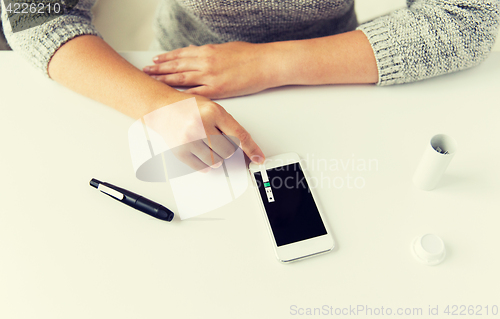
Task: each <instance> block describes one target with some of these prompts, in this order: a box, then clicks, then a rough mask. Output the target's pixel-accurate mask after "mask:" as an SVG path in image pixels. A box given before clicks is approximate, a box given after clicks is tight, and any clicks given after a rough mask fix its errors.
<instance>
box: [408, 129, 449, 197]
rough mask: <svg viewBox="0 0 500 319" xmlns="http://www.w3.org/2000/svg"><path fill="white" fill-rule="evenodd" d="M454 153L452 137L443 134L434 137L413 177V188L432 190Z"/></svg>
mask: <svg viewBox="0 0 500 319" xmlns="http://www.w3.org/2000/svg"><path fill="white" fill-rule="evenodd" d="M456 151H457V142H456V141H455V140H454V139H453V138H452V137H450V136H448V135H445V134H438V135H434V137H432V139H431V141H430V143H429V144H428V146H427V148H426V149H425V152H424V155H423V156H422V159H421V160H420V164H419V165H418V167H417V170H416V171H415V174H414V175H413V183H414V184H415V186H417V187H418V188H420V189H422V190H426V191H429V190H432V189H434V188H435V187H436V185H437V184H438V182H439V181H440V180H441V177H442V176H443V174H444V172H445V171H446V168H447V167H448V165H449V164H450V161H451V159H452V158H453V156H454V155H455V152H456Z"/></svg>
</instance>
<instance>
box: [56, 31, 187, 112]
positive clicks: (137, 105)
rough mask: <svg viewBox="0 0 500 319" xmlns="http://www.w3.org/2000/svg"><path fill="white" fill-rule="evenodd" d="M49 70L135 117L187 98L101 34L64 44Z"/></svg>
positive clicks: (59, 79)
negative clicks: (122, 53)
mask: <svg viewBox="0 0 500 319" xmlns="http://www.w3.org/2000/svg"><path fill="white" fill-rule="evenodd" d="M48 72H49V75H50V77H51V78H52V79H54V80H55V81H57V82H59V83H61V84H63V85H64V86H66V87H68V88H69V89H71V90H73V91H76V92H78V93H80V94H82V95H85V96H87V97H90V98H92V99H94V100H96V101H99V102H102V103H104V104H106V105H109V106H111V107H113V108H115V109H117V110H118V111H120V112H122V113H125V114H126V115H129V116H131V117H133V118H140V117H142V116H143V115H145V114H147V113H149V112H151V111H153V110H154V109H156V108H159V107H161V106H164V105H166V104H169V103H173V102H175V101H178V100H181V99H183V98H182V97H181V95H182V93H180V92H179V91H177V90H175V89H173V88H171V87H169V86H168V85H166V84H164V83H161V82H158V81H156V80H154V79H152V78H151V77H149V76H147V75H145V74H144V73H143V72H141V71H140V70H138V69H137V68H135V67H134V66H133V65H131V64H130V63H128V62H127V61H126V60H125V59H124V58H122V57H121V56H120V55H119V54H118V53H116V51H114V50H113V49H112V48H111V47H110V46H109V45H108V44H107V43H106V42H104V41H103V40H102V39H101V38H99V37H97V36H92V35H84V36H80V37H77V38H74V39H72V40H70V41H68V42H67V43H66V44H64V45H63V46H61V47H60V48H59V49H58V51H57V52H56V53H55V54H54V56H53V57H52V59H51V61H50V63H49V69H48ZM184 98H185V97H184Z"/></svg>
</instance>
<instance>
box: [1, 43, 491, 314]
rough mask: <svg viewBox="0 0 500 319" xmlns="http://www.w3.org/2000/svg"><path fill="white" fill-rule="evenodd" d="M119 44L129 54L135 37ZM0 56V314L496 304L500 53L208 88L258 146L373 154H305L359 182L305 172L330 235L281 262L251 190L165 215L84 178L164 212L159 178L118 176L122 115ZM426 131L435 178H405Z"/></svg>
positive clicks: (136, 57)
mask: <svg viewBox="0 0 500 319" xmlns="http://www.w3.org/2000/svg"><path fill="white" fill-rule="evenodd" d="M124 56H125V57H126V58H127V59H129V60H130V61H131V62H132V63H134V64H135V65H137V66H138V67H142V66H144V65H146V64H148V63H149V60H150V58H151V57H152V53H151V52H149V53H148V52H142V53H141V52H136V53H124ZM0 72H1V73H0V74H1V77H0V81H1V85H0V96H1V99H0V107H1V114H2V117H1V120H2V124H1V125H0V134H1V135H0V138H1V145H2V149H1V153H0V154H1V156H0V169H1V175H0V176H1V181H2V182H1V184H0V194H1V195H0V196H1V201H2V205H1V208H0V318H121V319H124V318H290V317H291V318H295V317H307V316H299V315H293V311H292V309H291V306H292V305H296V307H297V308H296V309H298V308H304V309H305V308H320V307H323V306H328V307H333V309H335V308H349V307H354V308H355V307H357V306H358V305H364V306H367V307H371V308H378V309H380V308H381V307H384V310H385V311H386V309H387V308H391V310H392V312H393V313H395V312H396V311H397V310H398V308H402V309H404V310H405V309H406V308H411V309H413V308H422V311H423V315H422V316H419V318H425V317H427V314H428V311H429V306H431V307H433V308H435V307H436V306H438V307H439V313H440V314H441V315H442V316H440V317H447V316H446V315H444V313H443V311H444V310H445V307H446V306H447V305H458V306H460V305H465V306H470V305H472V306H474V307H476V306H483V312H482V313H483V317H485V314H486V310H485V307H486V306H489V309H490V317H500V314H499V315H497V316H491V309H492V307H493V306H494V305H497V306H500V289H499V286H500V285H499V284H500V273H499V269H500V256H499V254H500V251H499V248H498V246H499V243H500V231H499V224H500V196H499V195H500V182H499V181H500V166H499V165H498V158H499V157H500V143H498V137H499V136H500V126H499V124H498V123H499V120H500V103H499V101H498V99H497V97H498V90H499V89H500V53H494V54H492V55H491V57H490V58H489V59H488V60H487V61H485V62H484V63H483V64H481V65H480V66H478V67H476V68H473V69H470V70H467V71H463V72H460V73H456V74H451V75H446V76H442V77H438V78H435V79H431V80H427V81H423V82H419V83H414V84H409V85H400V86H393V87H375V86H367V85H345V86H321V87H287V88H279V89H273V90H268V91H265V92H263V93H259V94H255V95H252V96H248V97H243V98H234V99H227V100H221V101H219V103H220V104H221V105H223V106H224V107H225V108H226V109H227V110H228V111H229V112H230V113H231V114H232V115H233V116H234V117H235V118H236V119H237V120H238V121H239V122H240V123H241V124H242V125H243V126H244V127H245V128H246V129H247V130H248V131H249V132H250V133H251V134H252V136H253V137H254V139H255V141H257V143H258V144H259V145H260V146H261V148H262V150H263V151H264V152H265V154H266V155H268V156H271V155H275V154H280V153H284V152H289V151H293V152H297V153H298V154H299V155H300V156H301V157H302V158H309V160H310V161H311V163H312V160H315V161H316V162H315V163H319V161H318V160H327V161H331V160H333V159H336V160H337V161H339V163H340V161H343V162H344V163H346V162H347V160H352V159H356V161H357V162H359V160H361V161H363V160H365V161H368V160H369V159H374V160H376V161H377V162H378V169H376V167H372V170H371V171H360V170H358V169H357V168H356V167H355V169H354V170H352V167H349V168H346V169H345V170H344V169H343V168H342V167H340V168H339V169H338V170H332V169H324V167H323V168H322V169H317V168H313V169H310V170H309V173H310V175H311V176H313V178H318V179H320V178H321V176H323V177H324V178H330V179H334V178H335V177H339V178H342V179H344V181H347V178H348V174H349V176H350V177H352V178H354V177H360V178H362V179H363V180H364V182H365V187H363V188H361V189H358V188H351V189H350V188H348V187H347V185H345V186H344V187H343V188H335V187H330V188H328V187H323V188H318V189H317V192H318V195H319V199H320V202H321V205H322V206H323V208H324V211H325V215H326V222H327V223H328V225H329V226H330V228H331V229H332V231H333V234H334V237H335V240H336V242H337V245H338V246H337V249H336V250H335V251H334V252H331V253H329V254H326V255H323V256H320V257H315V258H312V259H309V260H305V261H301V262H297V263H293V264H285V265H284V264H280V263H279V262H278V261H277V260H276V258H275V256H274V252H273V250H272V246H271V241H270V239H269V237H268V234H267V230H266V227H265V224H264V219H263V216H262V214H261V212H260V210H259V206H258V202H257V198H256V195H255V194H254V191H253V190H252V189H250V188H249V189H247V191H246V192H245V194H244V195H242V196H241V197H240V198H239V199H237V200H235V201H234V202H232V203H230V204H229V205H226V206H224V207H222V208H219V209H217V210H215V211H212V212H209V213H207V214H205V215H202V216H200V217H198V218H193V219H189V220H185V221H180V220H179V218H178V217H176V218H175V219H174V221H173V222H171V223H167V222H163V221H159V220H156V219H154V218H152V217H149V216H147V215H144V214H142V213H140V212H137V211H134V210H133V209H130V208H128V207H126V206H124V205H122V204H119V203H117V202H116V201H113V200H111V199H110V198H109V197H107V196H104V195H102V194H100V193H99V192H98V191H97V190H95V189H93V188H91V187H90V186H89V184H88V182H89V180H90V179H91V178H93V177H94V178H97V179H100V180H102V181H108V182H111V183H113V184H116V185H117V186H121V187H124V188H128V189H130V190H132V191H135V192H137V193H139V194H142V195H144V196H146V197H149V198H151V199H152V200H156V201H159V202H161V203H162V204H164V205H165V206H167V207H171V208H172V209H174V210H175V202H174V199H173V196H172V193H171V190H170V188H169V185H168V184H166V183H163V184H156V183H146V182H141V181H139V180H137V179H136V178H135V176H134V172H133V170H132V164H131V161H130V155H129V148H128V140H127V130H128V128H129V126H130V125H131V124H132V122H133V120H132V119H130V118H128V117H126V116H125V115H122V114H120V113H118V112H117V111H114V110H112V109H111V108H109V107H106V106H104V105H102V104H99V103H97V102H94V101H91V100H89V99H87V98H84V97H81V96H79V95H77V94H76V93H73V92H70V91H68V90H67V89H65V88H63V87H62V86H60V85H58V84H57V83H55V82H52V81H50V80H48V79H45V78H44V77H43V76H42V75H41V74H39V73H38V72H37V71H35V70H34V69H32V68H31V67H30V66H29V65H28V64H27V63H26V62H25V61H24V60H22V59H21V58H20V57H18V56H17V55H15V54H14V53H12V52H0ZM438 133H446V134H449V135H451V136H453V137H454V138H455V139H456V140H457V142H458V152H457V154H456V156H455V157H454V158H453V160H452V162H451V164H450V166H449V168H448V170H447V172H446V175H445V176H444V178H443V180H442V181H441V183H440V184H439V186H438V188H437V189H435V190H434V191H431V192H425V191H421V190H418V189H416V188H415V187H414V186H413V184H412V182H411V176H412V174H413V172H414V170H415V168H416V165H417V163H418V161H419V159H420V157H421V155H422V154H423V151H424V149H425V146H426V144H427V143H428V140H429V139H430V137H431V136H432V135H434V134H438ZM359 181H361V179H359ZM338 185H339V184H337V186H338ZM359 185H360V184H358V186H359ZM429 232H430V233H435V234H437V235H439V236H441V238H442V239H443V240H444V242H445V244H446V247H447V251H448V256H447V258H446V260H445V261H444V262H443V263H442V264H440V265H438V266H434V267H429V266H425V265H423V264H420V263H418V262H417V261H416V260H414V259H413V257H412V255H411V253H410V243H411V241H412V239H413V238H414V237H416V236H417V235H419V234H423V233H429ZM293 309H295V308H293ZM322 309H323V308H322ZM475 309H478V308H475ZM450 310H451V308H450ZM457 313H458V312H457ZM363 314H364V313H362V312H361V313H358V316H357V317H363ZM316 317H335V316H316ZM343 317H349V316H348V315H347V316H343ZM435 317H436V316H434V318H435ZM462 317H463V316H462ZM473 317H474V316H473Z"/></svg>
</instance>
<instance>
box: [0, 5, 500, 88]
mask: <svg viewBox="0 0 500 319" xmlns="http://www.w3.org/2000/svg"><path fill="white" fill-rule="evenodd" d="M95 1H96V0H80V1H79V3H78V5H77V6H76V7H75V8H74V9H73V10H72V11H71V12H70V13H69V14H68V15H64V16H61V17H59V18H56V19H55V20H52V21H50V22H47V23H45V24H43V25H41V26H38V27H35V28H31V29H28V30H25V31H21V32H16V33H12V32H11V27H10V25H9V23H8V21H7V15H6V13H5V10H3V14H2V22H3V25H4V29H5V32H6V37H7V40H8V42H9V45H10V46H11V47H12V48H13V49H14V50H16V51H18V52H20V53H21V54H22V55H23V56H25V57H26V58H28V59H29V60H30V61H31V62H32V63H33V64H34V65H35V66H36V67H37V68H39V69H40V70H42V71H43V72H45V74H47V66H48V63H49V61H50V59H51V57H52V55H53V54H54V53H55V51H56V50H57V49H58V48H59V47H60V46H61V45H62V44H64V43H65V42H67V41H68V40H70V39H72V38H74V37H76V36H79V35H83V34H93V35H99V34H98V31H97V30H96V28H95V27H94V26H93V25H92V16H91V13H90V9H91V7H92V6H93V5H94V3H95ZM499 7H500V1H499V0H407V8H404V9H401V10H397V11H394V12H392V13H390V14H388V15H386V16H382V17H380V18H377V19H375V20H372V21H370V22H368V23H364V24H362V25H360V26H358V23H357V20H356V15H355V12H354V0H283V1H278V0H268V1H265V0H213V1H207V0H160V5H159V7H158V10H157V14H156V19H155V20H156V21H155V24H154V30H155V33H156V37H157V40H158V42H159V43H160V44H161V46H162V47H163V49H165V50H172V49H175V48H180V47H184V46H187V45H189V44H195V45H203V44H207V43H223V42H229V41H247V42H253V43H261V42H271V41H283V40H292V39H306V38H313V37H321V36H327V35H332V34H336V33H341V32H346V31H350V30H354V29H356V28H357V29H359V30H362V31H363V32H364V33H365V34H366V36H367V37H368V39H369V41H370V43H371V46H372V48H373V51H374V53H375V57H376V60H377V65H378V70H379V82H378V84H379V85H389V84H397V83H406V82H412V81H417V80H422V79H426V78H429V77H433V76H437V75H440V74H445V73H449V72H453V71H457V70H462V69H466V68H469V67H472V66H474V65H477V64H479V63H480V62H481V61H483V60H484V59H485V58H486V57H487V56H488V54H489V52H490V50H491V48H492V46H493V45H494V42H495V38H496V36H497V33H498V26H499V20H500V18H499ZM331 58H332V59H335V56H332V57H331Z"/></svg>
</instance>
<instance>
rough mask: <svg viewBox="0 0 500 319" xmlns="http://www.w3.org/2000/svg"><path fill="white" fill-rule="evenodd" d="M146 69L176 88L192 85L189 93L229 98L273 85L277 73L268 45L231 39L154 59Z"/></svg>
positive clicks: (148, 72)
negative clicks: (230, 40) (227, 41)
mask: <svg viewBox="0 0 500 319" xmlns="http://www.w3.org/2000/svg"><path fill="white" fill-rule="evenodd" d="M153 61H154V63H155V65H152V66H147V67H145V68H144V69H143V71H144V72H145V73H147V74H149V75H150V76H152V77H154V78H155V79H157V80H159V81H161V82H164V83H166V84H168V85H170V86H174V87H192V88H190V89H188V90H187V91H185V92H186V93H191V94H197V95H202V96H205V97H208V98H226V97H232V96H241V95H247V94H251V93H256V92H259V91H262V90H265V89H266V88H269V87H273V86H276V85H273V84H272V82H273V81H274V77H276V75H277V72H273V70H272V68H271V66H276V62H277V61H273V58H272V55H271V54H270V48H269V47H268V46H266V44H251V43H246V42H229V43H225V44H209V45H204V46H200V47H198V46H189V47H186V48H181V49H177V50H174V51H170V52H167V53H164V54H161V55H158V56H156V57H155V58H154V59H153Z"/></svg>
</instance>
